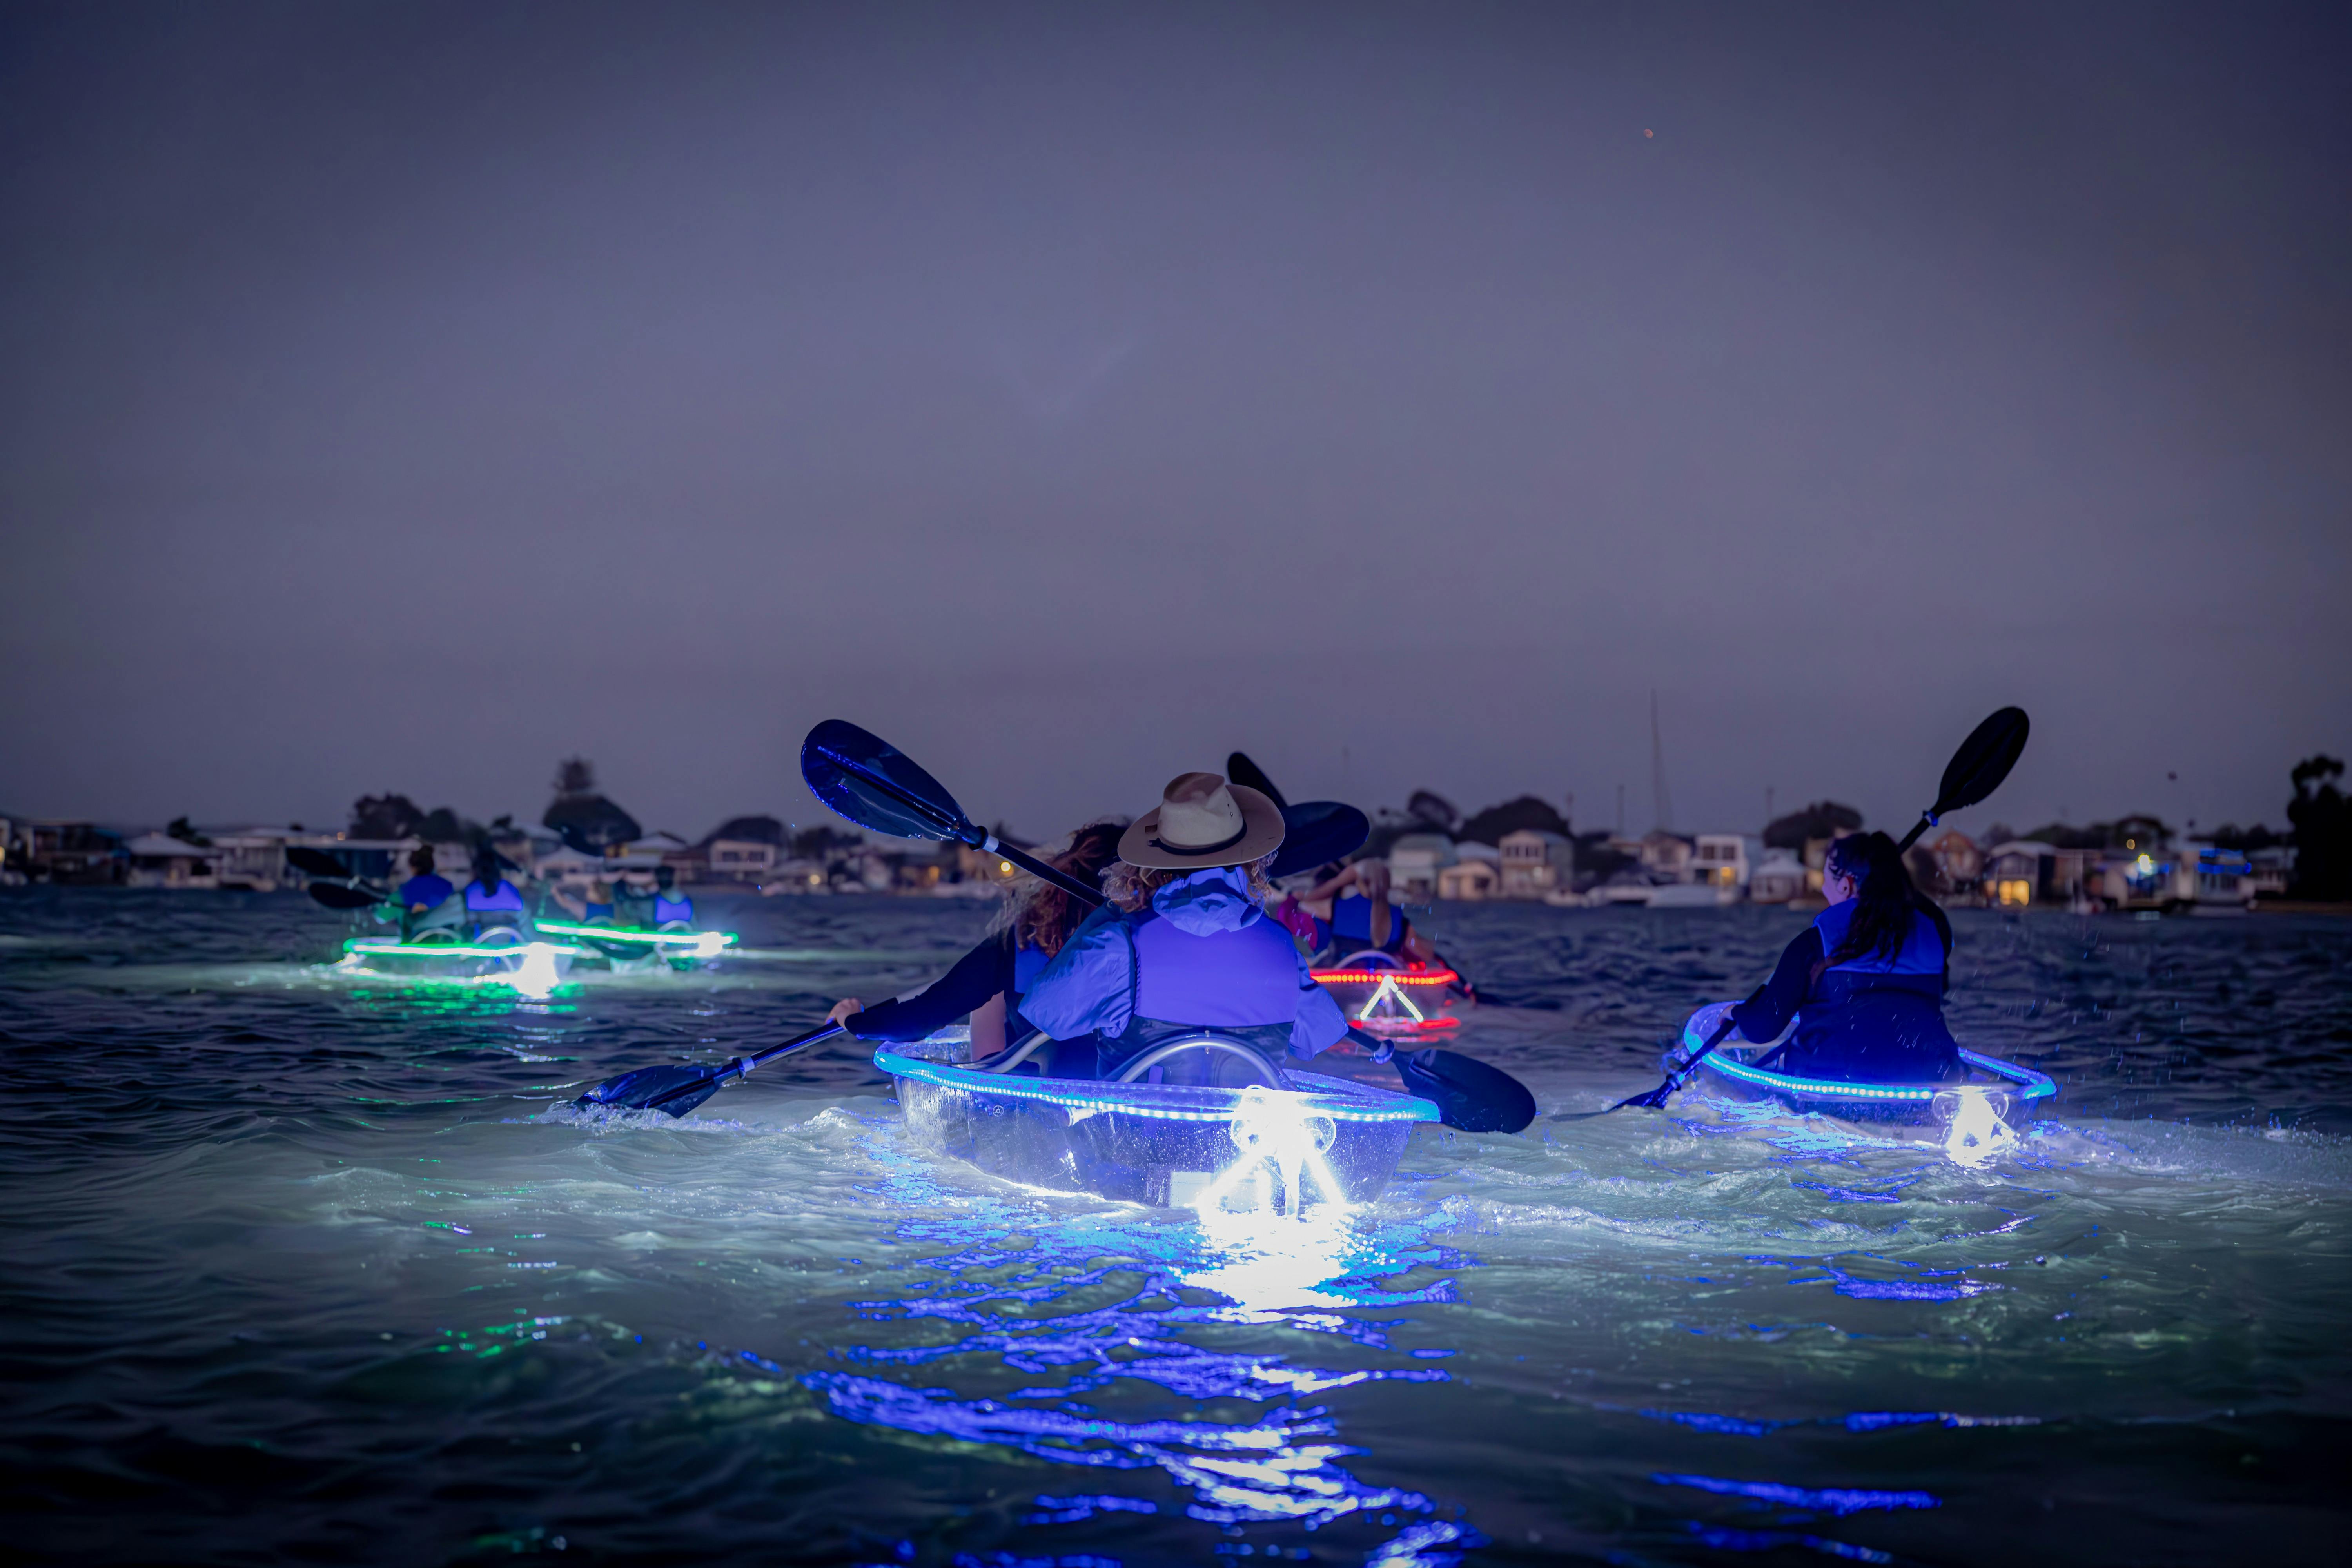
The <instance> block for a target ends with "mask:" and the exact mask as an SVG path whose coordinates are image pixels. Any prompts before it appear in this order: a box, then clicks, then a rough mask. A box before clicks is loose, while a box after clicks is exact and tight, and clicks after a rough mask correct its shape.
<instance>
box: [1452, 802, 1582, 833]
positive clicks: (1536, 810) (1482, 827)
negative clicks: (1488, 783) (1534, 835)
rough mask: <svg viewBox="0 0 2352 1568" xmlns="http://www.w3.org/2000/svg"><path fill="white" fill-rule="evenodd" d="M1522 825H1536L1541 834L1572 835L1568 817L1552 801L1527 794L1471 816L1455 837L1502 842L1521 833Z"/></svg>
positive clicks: (1523, 826) (1534, 826) (1491, 806)
mask: <svg viewBox="0 0 2352 1568" xmlns="http://www.w3.org/2000/svg"><path fill="white" fill-rule="evenodd" d="M1522 828H1533V829H1534V830H1535V831H1536V832H1538V833H1557V834H1559V836H1560V837H1562V838H1565V837H1568V836H1569V833H1568V819H1567V818H1566V817H1564V816H1560V814H1559V810H1558V809H1557V808H1556V807H1554V806H1553V805H1552V804H1551V803H1550V802H1549V801H1547V800H1543V799H1540V798H1538V797H1537V796H1535V795H1521V796H1519V798H1518V799H1517V800H1507V801H1505V802H1504V803H1503V804H1502V805H1490V806H1488V807H1487V808H1486V810H1484V811H1482V812H1479V813H1478V814H1477V815H1476V816H1472V817H1470V818H1468V819H1467V820H1466V821H1465V822H1464V823H1463V824H1462V826H1461V827H1460V829H1459V830H1458V831H1457V832H1456V833H1455V835H1454V837H1458V838H1467V839H1471V840H1473V841H1475V842H1476V843H1479V844H1500V843H1501V842H1502V841H1503V835H1504V834H1506V833H1517V832H1518V831H1519V830H1520V829H1522Z"/></svg>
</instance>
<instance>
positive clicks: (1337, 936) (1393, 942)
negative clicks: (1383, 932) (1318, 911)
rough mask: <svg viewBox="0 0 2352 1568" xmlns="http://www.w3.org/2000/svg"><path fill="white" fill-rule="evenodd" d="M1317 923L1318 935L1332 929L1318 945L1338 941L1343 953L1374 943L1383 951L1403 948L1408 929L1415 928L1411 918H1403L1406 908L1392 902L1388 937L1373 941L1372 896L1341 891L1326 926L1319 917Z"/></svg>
mask: <svg viewBox="0 0 2352 1568" xmlns="http://www.w3.org/2000/svg"><path fill="white" fill-rule="evenodd" d="M1315 925H1316V931H1315V934H1316V935H1317V936H1318V937H1323V936H1324V935H1325V931H1326V930H1327V929H1328V932H1329V935H1328V937H1326V938H1325V941H1324V942H1322V943H1319V944H1318V945H1329V944H1330V943H1332V942H1336V943H1337V944H1338V945H1339V952H1341V953H1342V954H1346V953H1350V952H1362V951H1363V950H1364V949H1366V948H1368V947H1372V946H1375V945H1377V946H1378V947H1379V949H1380V951H1381V952H1400V951H1402V949H1403V947H1404V938H1405V933H1406V932H1407V931H1411V930H1412V921H1408V920H1406V919H1405V918H1404V911H1403V910H1400V909H1398V908H1397V907H1396V906H1395V905H1394V904H1391V905H1390V906H1389V935H1388V940H1387V941H1386V942H1379V943H1377V944H1376V943H1374V942H1373V941H1372V900H1370V899H1368V898H1366V897H1364V896H1363V895H1362V894H1361V893H1342V894H1340V895H1339V897H1338V898H1336V899H1334V900H1331V920H1330V923H1329V925H1328V928H1327V927H1326V926H1325V924H1324V922H1323V921H1316V922H1315Z"/></svg>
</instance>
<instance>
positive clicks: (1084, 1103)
mask: <svg viewBox="0 0 2352 1568" xmlns="http://www.w3.org/2000/svg"><path fill="white" fill-rule="evenodd" d="M874 1065H875V1066H876V1067H877V1068H881V1069H882V1070H883V1071H884V1072H887V1073H888V1074H889V1075H890V1076H891V1077H892V1078H896V1079H914V1080H915V1081H916V1082H917V1083H927V1084H929V1085H931V1086H932V1087H933V1088H936V1089H959V1090H961V1091H962V1092H964V1093H966V1094H978V1095H992V1096H995V1097H997V1098H999V1099H1003V1100H1044V1101H1045V1102H1046V1103H1047V1104H1049V1105H1060V1106H1066V1107H1067V1108H1069V1109H1071V1110H1095V1111H1117V1112H1118V1114H1119V1115H1122V1116H1143V1117H1149V1118H1150V1119H1151V1120H1153V1121H1215V1122H1224V1121H1232V1120H1233V1119H1234V1110H1236V1109H1237V1108H1238V1107H1239V1106H1240V1104H1241V1090H1239V1089H1205V1088H1203V1089H1190V1088H1189V1086H1179V1087H1180V1089H1183V1090H1184V1091H1185V1092H1192V1093H1201V1094H1221V1095H1224V1096H1227V1097H1229V1100H1230V1103H1228V1104H1225V1105H1223V1106H1215V1105H1201V1106H1191V1105H1175V1104H1169V1103H1166V1102H1164V1101H1163V1102H1161V1103H1159V1104H1154V1103H1153V1102H1152V1101H1150V1100H1147V1099H1145V1098H1143V1097H1144V1096H1146V1095H1150V1094H1155V1093H1164V1092H1165V1089H1164V1087H1163V1086H1160V1085H1153V1084H1136V1085H1131V1086H1123V1087H1125V1089H1126V1092H1125V1093H1120V1092H1118V1091H1117V1090H1115V1089H1110V1088H1108V1086H1105V1085H1101V1084H1096V1083H1092V1082H1091V1081H1090V1080H1085V1079H1071V1080H1065V1081H1066V1082H1067V1083H1068V1087H1066V1088H1065V1087H1061V1086H1060V1084H1058V1083H1057V1082H1056V1081H1055V1080H1054V1079H1014V1078H1009V1077H1004V1076H1000V1075H998V1074H996V1073H982V1072H973V1071H971V1069H969V1068H954V1067H946V1066H943V1065H941V1064H940V1063H938V1062H927V1061H923V1060H920V1059H919V1058H914V1057H902V1056H900V1055H899V1054H898V1052H896V1051H893V1050H889V1049H887V1048H885V1049H883V1050H878V1051H876V1052H875V1053H874ZM1277 1092H1278V1091H1277ZM1285 1098H1288V1099H1296V1100H1297V1101H1298V1102H1299V1106H1300V1110H1301V1111H1302V1113H1303V1114H1307V1115H1313V1116H1328V1117H1329V1118H1331V1119H1332V1120H1333V1121H1436V1120H1437V1119H1438V1117H1437V1107H1435V1106H1434V1105H1432V1104H1431V1103H1430V1102H1429V1101H1427V1100H1416V1099H1413V1098H1412V1097H1411V1096H1407V1095H1402V1094H1398V1095H1391V1094H1387V1093H1385V1092H1383V1093H1382V1094H1381V1098H1380V1100H1370V1099H1364V1100H1359V1099H1357V1098H1355V1097H1354V1096H1352V1095H1339V1094H1328V1093H1316V1092H1303V1093H1297V1094H1295V1095H1288V1096H1286V1097H1285Z"/></svg>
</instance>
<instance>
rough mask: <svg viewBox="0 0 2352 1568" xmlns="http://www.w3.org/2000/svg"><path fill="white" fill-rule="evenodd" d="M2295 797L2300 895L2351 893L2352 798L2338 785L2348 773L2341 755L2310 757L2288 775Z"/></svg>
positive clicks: (2292, 817)
mask: <svg viewBox="0 0 2352 1568" xmlns="http://www.w3.org/2000/svg"><path fill="white" fill-rule="evenodd" d="M2289 776H2291V777H2292V778H2293V779H2294V799H2293V800H2291V801H2289V802H2287V805H2286V816H2287V820H2288V821H2289V822H2292V823H2294V886H2293V888H2292V889H2291V890H2292V891H2293V893H2294V896H2295V897H2296V898H2298V899H2347V898H2352V801H2347V800H2346V799H2345V797H2344V793H2343V792H2342V791H2341V790H2339V789H2337V788H2336V780H2337V779H2340V778H2342V777H2343V776H2344V763H2343V761H2342V759H2340V758H2337V757H2330V756H2325V755H2322V756H2315V757H2306V758H2305V759H2304V760H2303V761H2302V762H2299V763H2296V764H2295V765H2294V773H2292V774H2291V775H2289Z"/></svg>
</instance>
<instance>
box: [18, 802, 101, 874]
mask: <svg viewBox="0 0 2352 1568" xmlns="http://www.w3.org/2000/svg"><path fill="white" fill-rule="evenodd" d="M16 831H17V834H18V837H19V838H20V839H21V840H22V842H23V843H24V845H25V847H26V857H25V858H26V864H25V872H26V876H27V877H29V878H30V879H32V880H34V881H36V882H68V883H78V884H85V885H87V884H92V883H119V882H121V880H122V879H123V878H124V876H125V874H126V873H127V870H128V866H129V863H128V862H127V861H125V860H124V859H123V858H122V836H121V834H119V833H115V832H113V831H111V830H110V829H108V828H104V827H100V826H98V825H97V824H96V823H94V822H78V821H70V820H66V819H61V818H54V817H52V818H47V819H43V820H36V821H33V822H28V823H24V824H22V825H20V826H18V827H17V829H16Z"/></svg>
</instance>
